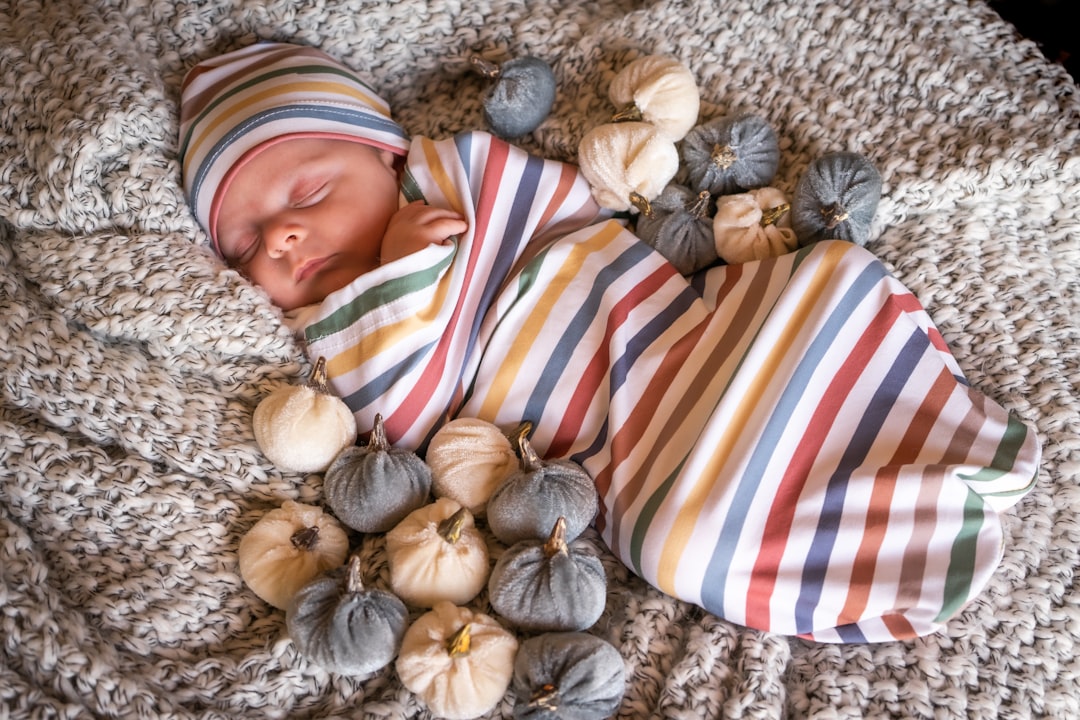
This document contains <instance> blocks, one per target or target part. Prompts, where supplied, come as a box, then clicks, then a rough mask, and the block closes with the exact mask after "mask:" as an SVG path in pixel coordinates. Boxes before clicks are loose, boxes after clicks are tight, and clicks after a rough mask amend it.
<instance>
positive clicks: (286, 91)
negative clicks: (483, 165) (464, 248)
mask: <svg viewBox="0 0 1080 720" xmlns="http://www.w3.org/2000/svg"><path fill="white" fill-rule="evenodd" d="M292 137H331V138H340V139H345V140H352V141H355V142H361V143H365V144H367V145H373V146H375V147H378V148H381V149H385V150H389V151H390V152H392V153H394V154H395V155H404V154H405V153H406V151H407V149H408V145H409V138H408V136H407V135H406V134H405V131H404V130H403V129H402V128H401V126H400V125H398V124H397V123H396V122H394V121H393V120H392V119H391V118H390V107H389V105H387V103H386V101H384V100H383V99H382V98H381V97H379V95H378V94H376V92H375V91H374V90H373V89H372V88H371V86H369V85H368V84H367V83H366V82H364V81H363V80H362V79H360V77H359V76H358V75H357V74H356V73H355V72H353V71H352V70H350V69H349V68H347V67H345V66H344V65H342V64H341V63H340V62H338V61H337V60H335V59H333V58H332V57H330V56H329V55H327V54H326V53H324V52H322V51H320V50H317V49H315V48H312V47H306V46H303V45H293V44H290V43H259V44H256V45H251V46H248V47H245V48H243V49H240V50H236V51H233V52H230V53H226V54H225V55H221V56H218V57H215V58H212V59H210V60H206V61H204V62H201V63H199V64H198V65H196V66H195V67H193V68H192V69H191V70H190V71H189V72H188V74H187V76H186V77H185V78H184V82H183V85H182V86H181V95H180V138H179V141H180V161H181V171H182V174H183V180H184V193H185V194H186V195H187V200H188V202H189V203H190V205H191V207H192V209H193V210H194V212H195V217H196V218H197V219H198V221H199V223H200V224H201V225H202V226H203V228H204V229H205V230H206V231H207V233H208V234H209V235H210V239H211V241H212V242H213V244H214V249H215V250H218V247H217V238H216V237H215V235H216V232H215V227H216V225H217V208H218V207H219V205H220V203H221V198H222V196H223V195H224V194H225V190H226V188H228V185H229V181H230V179H231V177H232V175H233V174H234V173H235V172H236V171H237V170H238V169H239V168H240V167H242V166H243V164H244V163H245V162H246V161H247V160H249V159H251V158H252V157H253V156H254V155H255V154H256V153H258V152H259V151H260V150H262V149H264V148H266V147H268V146H269V145H270V144H272V143H273V142H276V141H280V140H283V139H286V138H292ZM219 252H220V251H219Z"/></svg>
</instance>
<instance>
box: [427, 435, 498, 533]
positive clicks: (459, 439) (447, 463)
mask: <svg viewBox="0 0 1080 720" xmlns="http://www.w3.org/2000/svg"><path fill="white" fill-rule="evenodd" d="M424 459H425V460H426V461H427V464H428V467H430V468H431V490H432V492H433V493H434V494H435V497H446V498H451V499H453V500H455V501H457V502H458V503H460V504H461V505H462V506H464V507H466V508H468V510H469V512H471V513H472V514H473V515H475V516H477V517H480V516H482V515H483V514H484V510H485V508H486V506H487V501H488V498H489V497H491V493H493V492H494V491H495V488H497V487H498V486H499V484H500V483H501V482H502V481H503V480H505V479H506V478H508V477H510V475H512V474H513V473H514V471H515V470H517V466H518V459H517V454H516V453H515V452H514V446H513V445H511V444H510V440H509V438H507V436H506V434H505V433H503V431H502V430H501V429H500V428H499V426H498V425H495V424H493V423H489V422H487V421H486V420H480V419H478V418H457V419H454V420H451V421H450V422H448V423H446V424H445V425H443V426H442V427H441V428H439V429H438V430H437V431H436V432H435V434H434V435H433V436H432V437H431V442H430V443H428V448H427V453H426V454H425V456H424Z"/></svg>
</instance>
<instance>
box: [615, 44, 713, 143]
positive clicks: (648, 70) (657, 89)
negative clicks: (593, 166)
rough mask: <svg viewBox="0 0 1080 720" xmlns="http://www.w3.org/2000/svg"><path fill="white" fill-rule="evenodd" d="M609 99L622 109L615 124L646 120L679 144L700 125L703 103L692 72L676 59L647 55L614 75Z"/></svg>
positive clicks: (616, 116) (616, 115)
mask: <svg viewBox="0 0 1080 720" xmlns="http://www.w3.org/2000/svg"><path fill="white" fill-rule="evenodd" d="M608 98H610V100H611V102H612V103H613V104H614V105H615V107H617V108H619V111H618V112H616V114H615V116H614V117H613V118H612V119H613V120H614V121H616V122H619V121H622V120H630V121H644V122H647V123H649V124H650V125H653V126H654V127H656V129H657V130H658V131H659V132H660V133H661V134H662V135H663V136H664V137H666V138H668V139H669V140H671V141H673V142H677V141H679V140H681V139H682V138H683V136H685V135H686V133H687V131H688V130H690V128H692V127H693V126H694V124H695V123H696V122H697V117H698V110H699V108H700V104H701V97H700V91H699V90H698V86H697V81H696V80H695V79H694V74H693V73H692V72H690V69H689V68H688V67H686V66H685V65H683V64H682V63H681V62H679V61H678V60H676V59H675V58H673V57H668V56H666V55H646V56H644V57H640V58H638V59H636V60H634V61H633V62H631V63H630V64H628V65H627V66H626V67H624V68H623V69H622V70H620V71H619V72H618V74H616V75H615V77H614V78H613V79H612V81H611V85H610V86H609V87H608Z"/></svg>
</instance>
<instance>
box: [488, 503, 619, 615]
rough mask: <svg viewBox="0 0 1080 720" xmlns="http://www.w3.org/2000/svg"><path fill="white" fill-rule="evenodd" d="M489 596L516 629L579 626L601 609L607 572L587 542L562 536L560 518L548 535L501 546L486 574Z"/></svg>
mask: <svg viewBox="0 0 1080 720" xmlns="http://www.w3.org/2000/svg"><path fill="white" fill-rule="evenodd" d="M488 601H489V602H490V603H491V607H492V609H493V610H495V612H496V613H498V614H499V615H500V616H501V617H502V618H504V619H505V620H506V621H507V622H508V623H510V624H511V625H513V626H514V627H516V628H518V629H520V630H525V631H534V632H552V631H567V630H584V629H585V628H587V627H589V626H590V625H592V624H593V623H595V622H596V621H597V620H598V619H599V618H600V615H601V613H603V611H604V605H605V603H606V602H607V578H606V576H605V575H604V566H603V565H602V564H601V563H600V559H599V558H598V557H596V555H595V554H593V552H592V550H591V549H590V547H589V546H588V545H587V544H585V543H583V542H580V541H578V542H572V543H567V542H566V521H565V520H564V519H563V518H559V520H558V521H557V522H556V523H555V528H554V529H553V530H552V531H551V534H550V536H549V537H548V539H547V540H545V541H541V540H523V541H521V542H519V543H515V544H514V545H511V546H510V547H509V548H507V549H506V551H505V552H503V554H502V555H501V556H500V557H499V559H498V561H497V562H496V563H495V567H494V568H493V569H492V570H491V577H490V578H488Z"/></svg>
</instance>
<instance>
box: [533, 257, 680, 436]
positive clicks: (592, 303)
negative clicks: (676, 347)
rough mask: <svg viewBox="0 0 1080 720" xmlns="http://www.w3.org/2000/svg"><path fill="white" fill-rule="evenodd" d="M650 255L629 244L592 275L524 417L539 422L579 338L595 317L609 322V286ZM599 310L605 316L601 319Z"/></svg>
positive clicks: (541, 373) (540, 378)
mask: <svg viewBox="0 0 1080 720" xmlns="http://www.w3.org/2000/svg"><path fill="white" fill-rule="evenodd" d="M651 254H652V249H651V248H649V247H648V246H646V245H645V244H644V243H632V244H631V245H630V247H628V248H626V249H625V250H623V251H622V252H621V253H619V255H618V256H617V257H615V258H614V259H613V260H612V261H611V262H610V263H608V265H606V266H605V267H604V268H603V269H602V270H600V272H598V273H597V274H596V277H595V279H594V280H593V282H592V287H591V288H590V289H589V295H588V297H586V298H585V300H584V301H583V302H582V303H581V306H580V307H579V308H578V309H577V311H576V312H575V313H574V317H572V318H571V319H570V321H569V322H568V323H567V325H566V329H565V330H564V331H563V333H562V334H561V335H560V336H559V339H558V341H557V342H556V343H555V347H554V349H553V350H552V351H551V353H550V354H548V356H547V362H546V363H545V364H544V369H543V370H542V371H541V372H540V377H539V378H538V379H537V381H536V385H535V387H534V388H533V391H532V393H531V394H530V395H529V400H528V401H527V402H526V403H525V413H524V417H527V418H541V417H543V416H544V409H545V408H546V407H547V404H548V401H549V400H550V399H551V396H552V394H553V393H554V391H555V388H556V387H558V385H559V383H560V381H561V380H563V379H564V378H565V377H566V374H567V373H566V366H567V364H568V363H569V361H570V358H571V357H572V356H573V354H574V349H575V348H576V347H578V345H580V344H581V338H582V337H584V336H585V335H586V334H587V333H588V331H589V328H590V327H592V325H593V322H594V321H595V320H596V318H597V317H607V318H608V319H609V321H610V310H611V308H602V307H601V306H602V303H603V302H604V298H605V297H606V296H607V293H608V290H609V289H610V287H611V285H612V284H614V283H615V282H618V281H619V280H620V279H621V278H623V277H626V275H627V274H628V273H631V272H633V270H634V268H636V267H637V266H638V265H639V264H640V263H641V262H642V261H643V260H645V259H646V258H648V257H649V256H651ZM618 299H622V297H621V296H620V298H618ZM602 310H606V311H607V312H605V313H603V315H601V312H602ZM664 327H665V328H666V327H668V324H665V325H664ZM651 339H652V338H650V340H651ZM638 344H639V345H641V346H644V345H645V344H647V343H642V342H640V341H639V342H638ZM611 392H612V393H613V394H614V392H615V388H614V387H612V389H611Z"/></svg>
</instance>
